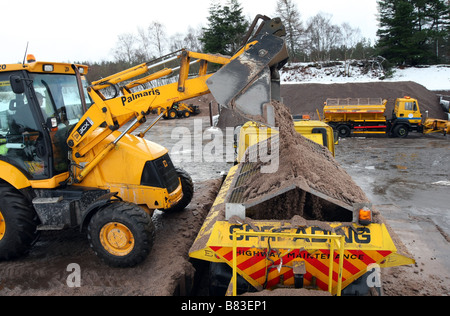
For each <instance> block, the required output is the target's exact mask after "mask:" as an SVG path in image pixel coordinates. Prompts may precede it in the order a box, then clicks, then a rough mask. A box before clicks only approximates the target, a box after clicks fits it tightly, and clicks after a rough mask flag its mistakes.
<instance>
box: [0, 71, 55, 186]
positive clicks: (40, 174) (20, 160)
mask: <svg viewBox="0 0 450 316" xmlns="http://www.w3.org/2000/svg"><path fill="white" fill-rule="evenodd" d="M11 75H16V76H17V78H21V79H20V80H24V81H25V82H28V83H29V82H30V79H29V77H28V76H27V73H26V72H6V73H1V74H0V159H1V160H3V161H5V162H8V163H10V164H11V165H13V166H15V167H17V168H18V169H20V170H21V171H22V172H23V173H24V174H25V175H26V176H27V177H28V178H29V179H30V180H41V179H47V178H48V177H49V176H50V175H51V171H50V168H49V166H50V161H49V151H50V148H49V145H48V141H49V138H48V133H47V131H46V130H45V129H44V126H43V124H42V115H41V113H40V112H39V111H38V108H37V107H36V102H37V100H36V96H35V95H34V94H33V93H32V90H30V89H29V85H28V84H26V83H25V84H24V87H25V89H24V91H23V93H14V92H13V90H12V88H11V84H10V76H11Z"/></svg>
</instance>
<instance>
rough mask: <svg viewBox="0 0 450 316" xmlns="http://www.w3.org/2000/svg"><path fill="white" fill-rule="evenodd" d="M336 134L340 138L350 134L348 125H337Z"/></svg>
mask: <svg viewBox="0 0 450 316" xmlns="http://www.w3.org/2000/svg"><path fill="white" fill-rule="evenodd" d="M337 131H338V134H339V136H340V137H342V138H346V137H349V136H350V134H351V130H350V127H349V126H347V125H339V126H338V128H337Z"/></svg>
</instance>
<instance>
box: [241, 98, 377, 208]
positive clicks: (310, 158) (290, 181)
mask: <svg viewBox="0 0 450 316" xmlns="http://www.w3.org/2000/svg"><path fill="white" fill-rule="evenodd" d="M272 105H273V107H274V108H275V113H276V114H275V125H276V127H277V128H279V140H278V144H279V155H278V159H279V161H278V169H277V170H274V171H275V172H273V173H267V174H261V173H259V172H256V173H254V174H252V175H251V176H249V177H248V178H247V179H246V181H245V183H244V187H245V188H246V189H245V191H244V194H243V197H244V199H246V200H248V201H252V199H257V198H259V197H261V196H263V195H265V194H269V193H271V192H275V191H277V190H279V189H280V188H286V187H289V186H292V185H296V186H298V187H299V188H302V189H303V191H307V192H311V191H318V192H320V193H322V194H324V195H326V196H328V197H331V198H334V199H336V200H339V201H342V202H343V203H345V204H347V205H352V204H354V203H364V202H369V200H368V198H367V196H366V195H365V193H364V192H363V191H362V190H361V188H360V187H359V186H357V185H356V183H355V182H354V181H353V179H352V178H351V177H350V176H349V175H348V173H347V172H346V171H345V170H344V169H343V168H342V167H341V166H340V165H339V164H338V163H337V162H336V160H335V159H334V157H333V156H332V154H331V153H330V152H329V151H328V150H327V149H326V148H325V147H323V146H320V145H318V144H316V143H314V142H312V141H310V140H309V139H307V138H305V137H303V136H302V135H300V134H299V133H297V132H296V131H295V128H294V122H293V119H292V115H291V112H290V111H289V109H288V108H287V107H286V106H285V105H284V104H282V103H280V102H277V101H273V102H272ZM270 143H271V142H270V141H269V142H268V144H267V145H268V147H270ZM271 149H272V148H270V150H271ZM274 156H276V155H274ZM247 158H248V157H247ZM271 163H273V162H270V163H266V164H271ZM258 164H260V165H261V166H262V165H264V163H262V162H258ZM311 189H312V190H311ZM300 194H301V192H300ZM313 207H314V206H313ZM297 214H298V213H297Z"/></svg>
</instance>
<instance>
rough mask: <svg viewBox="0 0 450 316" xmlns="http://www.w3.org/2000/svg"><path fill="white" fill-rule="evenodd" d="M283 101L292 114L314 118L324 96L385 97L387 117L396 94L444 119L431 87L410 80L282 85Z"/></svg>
mask: <svg viewBox="0 0 450 316" xmlns="http://www.w3.org/2000/svg"><path fill="white" fill-rule="evenodd" d="M281 95H282V96H283V98H284V100H283V102H284V103H285V104H286V105H287V106H288V107H289V109H290V110H291V112H292V114H294V115H295V114H310V115H315V117H316V118H317V114H316V110H317V109H318V110H319V111H320V113H322V112H323V103H324V102H325V101H326V100H327V99H328V98H382V99H387V100H388V104H387V107H386V115H387V117H388V118H390V117H391V113H392V110H393V109H394V103H395V100H396V99H397V98H402V97H404V96H410V97H412V98H415V99H417V100H418V101H419V106H420V110H421V112H422V114H423V115H424V116H425V115H426V111H428V116H429V117H432V118H436V119H446V117H445V115H444V112H443V111H442V108H441V106H440V105H439V97H438V96H437V95H436V93H435V92H434V91H430V90H428V89H427V88H425V87H424V86H422V85H420V84H418V83H415V82H411V81H405V82H371V83H347V84H312V83H311V84H301V85H299V84H292V85H282V86H281Z"/></svg>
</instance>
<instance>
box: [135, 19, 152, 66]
mask: <svg viewBox="0 0 450 316" xmlns="http://www.w3.org/2000/svg"><path fill="white" fill-rule="evenodd" d="M148 31H149V30H148V28H147V29H144V28H141V27H138V35H137V39H138V41H139V52H140V54H141V55H142V56H143V57H144V59H145V60H147V61H148V60H150V59H151V58H152V56H153V55H154V54H153V53H152V39H151V37H150V34H149V32H148Z"/></svg>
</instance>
